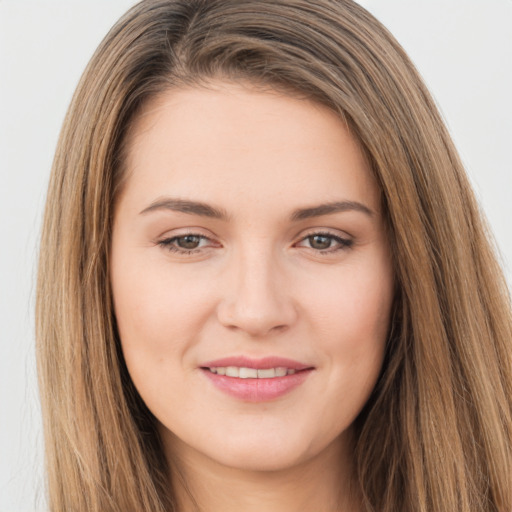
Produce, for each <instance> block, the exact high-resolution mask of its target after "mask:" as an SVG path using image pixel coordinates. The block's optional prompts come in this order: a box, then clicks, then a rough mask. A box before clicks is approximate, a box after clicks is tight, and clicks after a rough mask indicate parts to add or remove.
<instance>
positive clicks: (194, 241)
mask: <svg viewBox="0 0 512 512" xmlns="http://www.w3.org/2000/svg"><path fill="white" fill-rule="evenodd" d="M178 245H179V246H180V247H181V248H182V249H196V248H197V246H198V245H199V237H198V236H194V235H186V236H180V237H179V238H178Z"/></svg>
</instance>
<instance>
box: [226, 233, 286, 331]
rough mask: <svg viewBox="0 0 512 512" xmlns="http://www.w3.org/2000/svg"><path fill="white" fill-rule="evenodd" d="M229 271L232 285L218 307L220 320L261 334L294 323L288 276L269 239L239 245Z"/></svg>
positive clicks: (227, 324) (233, 326)
mask: <svg viewBox="0 0 512 512" xmlns="http://www.w3.org/2000/svg"><path fill="white" fill-rule="evenodd" d="M228 272H229V274H230V276H229V279H228V282H229V283H230V286H227V287H226V290H225V292H224V293H223V300H222V303H221V304H220V306H219V320H220V321H221V322H222V323H223V324H224V325H226V326H228V327H230V328H238V329H240V330H243V331H245V332H247V333H248V334H250V335H252V336H261V335H265V334H267V333H269V332H270V331H272V330H273V329H277V328H280V329H283V328H284V327H286V326H289V325H291V323H293V321H294V319H295V308H294V304H293V300H292V297H291V295H290V293H289V290H288V289H287V286H286V276H285V275H284V272H283V269H282V265H281V264H280V259H279V256H278V255H277V254H276V251H275V250H274V248H273V247H272V246H271V244H270V243H268V241H267V242H261V243H256V244H254V243H252V244H246V245H245V246H243V247H240V248H239V249H238V250H237V251H236V252H235V254H233V258H232V261H230V266H229V271H228Z"/></svg>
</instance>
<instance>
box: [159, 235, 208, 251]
mask: <svg viewBox="0 0 512 512" xmlns="http://www.w3.org/2000/svg"><path fill="white" fill-rule="evenodd" d="M211 243H212V242H211V240H210V239H209V238H207V237H206V236H203V235H198V234H195V233H187V234H185V235H179V236H173V237H171V238H165V239H164V240H160V241H159V242H158V245H160V246H161V247H164V248H165V249H167V250H169V251H171V252H176V253H181V254H192V253H195V252H199V251H200V250H201V249H203V248H205V247H208V246H209V245H211Z"/></svg>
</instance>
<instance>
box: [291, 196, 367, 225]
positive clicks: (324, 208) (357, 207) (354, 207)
mask: <svg viewBox="0 0 512 512" xmlns="http://www.w3.org/2000/svg"><path fill="white" fill-rule="evenodd" d="M348 211H356V212H361V213H364V214H365V215H368V216H370V217H372V216H373V215H374V212H373V211H372V210H370V208H368V206H366V205H364V204H362V203H359V202H357V201H335V202H333V203H324V204H320V205H318V206H312V207H310V208H300V209H298V210H295V211H294V212H293V213H292V215H291V217H290V219H291V221H292V222H297V221H299V220H305V219H311V218H313V217H320V216H322V215H329V214H331V213H339V212H348Z"/></svg>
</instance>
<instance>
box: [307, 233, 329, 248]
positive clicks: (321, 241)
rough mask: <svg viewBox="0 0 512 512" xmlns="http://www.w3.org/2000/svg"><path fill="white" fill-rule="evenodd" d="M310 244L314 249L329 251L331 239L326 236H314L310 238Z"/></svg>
mask: <svg viewBox="0 0 512 512" xmlns="http://www.w3.org/2000/svg"><path fill="white" fill-rule="evenodd" d="M309 243H310V244H311V247H313V249H329V247H330V246H331V239H330V238H329V237H328V236H324V235H314V236H310V237H309Z"/></svg>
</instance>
